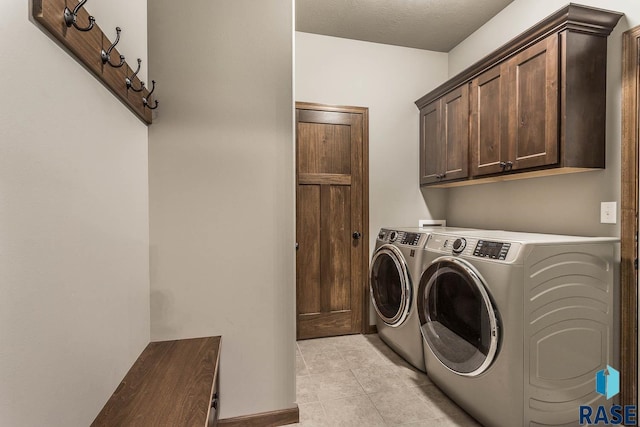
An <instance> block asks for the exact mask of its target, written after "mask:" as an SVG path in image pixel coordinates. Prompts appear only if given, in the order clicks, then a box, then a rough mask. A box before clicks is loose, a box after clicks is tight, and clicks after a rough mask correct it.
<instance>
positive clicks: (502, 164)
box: [498, 162, 507, 170]
mask: <svg viewBox="0 0 640 427" xmlns="http://www.w3.org/2000/svg"><path fill="white" fill-rule="evenodd" d="M498 165H499V166H500V169H502V170H504V169H505V168H506V167H507V164H506V163H505V162H500V163H498Z"/></svg>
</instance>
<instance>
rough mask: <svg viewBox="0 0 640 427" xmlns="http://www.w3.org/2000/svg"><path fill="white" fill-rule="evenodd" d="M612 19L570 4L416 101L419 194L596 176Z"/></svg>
mask: <svg viewBox="0 0 640 427" xmlns="http://www.w3.org/2000/svg"><path fill="white" fill-rule="evenodd" d="M621 16H622V14H620V13H617V12H610V11H605V10H601V9H594V8H590V7H586V6H580V5H576V4H570V5H568V6H566V7H565V8H563V9H561V10H559V11H558V12H556V13H554V14H553V15H551V16H549V17H548V18H546V19H545V20H543V21H542V22H540V23H539V24H538V25H536V26H534V27H533V28H531V29H529V30H528V31H526V32H525V33H523V34H521V35H520V36H518V37H517V38H516V39H514V40H512V41H511V42H510V43H508V44H506V45H505V46H503V47H501V48H500V49H498V50H497V51H495V52H493V53H492V54H490V55H488V56H487V57H485V58H484V59H482V60H481V61H479V62H478V63H476V64H474V65H472V66H471V67H469V68H468V69H466V70H465V71H463V72H461V73H460V74H458V75H457V76H455V77H453V78H452V79H451V80H449V81H448V82H446V83H444V84H443V85H441V86H439V87H438V88H436V89H434V90H433V91H431V92H430V93H428V94H427V95H425V96H423V97H422V98H420V99H419V100H418V101H416V105H417V106H418V108H419V109H420V184H421V185H437V186H443V187H448V186H457V185H467V184H473V183H481V182H487V181H495V180H503V179H516V178H523V177H529V176H541V175H550V174H558V173H569V172H578V171H584V170H591V169H594V168H604V167H605V157H604V154H605V115H606V111H605V105H606V68H607V64H606V54H607V40H606V39H607V36H608V35H609V34H610V33H611V31H612V30H613V27H614V26H615V25H616V24H617V22H618V20H619V19H620V17H621ZM465 111H466V112H465ZM467 162H468V164H466V163H467Z"/></svg>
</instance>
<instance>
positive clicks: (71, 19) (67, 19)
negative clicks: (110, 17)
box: [64, 0, 96, 31]
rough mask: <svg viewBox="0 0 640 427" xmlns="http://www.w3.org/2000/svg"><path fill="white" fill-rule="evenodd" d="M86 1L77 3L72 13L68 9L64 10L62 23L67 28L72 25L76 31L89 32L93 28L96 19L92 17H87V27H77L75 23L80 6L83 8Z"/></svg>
mask: <svg viewBox="0 0 640 427" xmlns="http://www.w3.org/2000/svg"><path fill="white" fill-rule="evenodd" d="M87 1H88V0H81V1H80V3H78V4H77V5H76V7H74V8H73V11H72V10H71V9H69V8H68V7H65V8H64V23H65V24H66V25H67V28H70V27H71V26H72V25H73V26H74V27H75V29H76V30H78V31H89V30H91V29H92V28H93V24H95V23H96V18H94V17H93V16H89V26H88V27H84V28H82V27H78V24H77V22H76V20H77V19H78V12H79V11H80V9H82V6H84V4H85V3H86V2H87Z"/></svg>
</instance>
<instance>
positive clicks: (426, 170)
mask: <svg viewBox="0 0 640 427" xmlns="http://www.w3.org/2000/svg"><path fill="white" fill-rule="evenodd" d="M441 101H442V100H437V101H434V102H432V103H431V104H429V105H427V106H426V107H424V108H423V109H422V110H420V184H421V185H424V184H432V183H434V182H439V176H440V174H441V173H442V172H440V171H441V169H442V167H441V163H442V162H441V145H442V144H441V139H442V138H441V131H440V122H441V120H440V116H441V114H440V113H441V110H442V108H441Z"/></svg>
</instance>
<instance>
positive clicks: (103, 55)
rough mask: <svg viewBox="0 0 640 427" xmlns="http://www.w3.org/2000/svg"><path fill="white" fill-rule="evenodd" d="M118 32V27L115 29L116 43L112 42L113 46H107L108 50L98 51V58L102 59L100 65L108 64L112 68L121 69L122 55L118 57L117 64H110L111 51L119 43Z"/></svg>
mask: <svg viewBox="0 0 640 427" xmlns="http://www.w3.org/2000/svg"><path fill="white" fill-rule="evenodd" d="M120 31H122V30H121V29H120V27H116V33H117V35H116V41H114V42H113V44H112V45H111V46H109V49H107V50H106V51H105V50H104V49H102V51H100V57H101V58H102V63H103V64H109V65H111V66H112V67H113V68H120V67H122V66H123V65H124V55H120V63H119V64H113V63H112V62H111V51H112V50H113V48H114V47H116V45H117V44H118V42H119V41H120Z"/></svg>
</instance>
